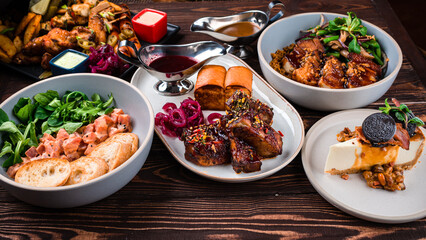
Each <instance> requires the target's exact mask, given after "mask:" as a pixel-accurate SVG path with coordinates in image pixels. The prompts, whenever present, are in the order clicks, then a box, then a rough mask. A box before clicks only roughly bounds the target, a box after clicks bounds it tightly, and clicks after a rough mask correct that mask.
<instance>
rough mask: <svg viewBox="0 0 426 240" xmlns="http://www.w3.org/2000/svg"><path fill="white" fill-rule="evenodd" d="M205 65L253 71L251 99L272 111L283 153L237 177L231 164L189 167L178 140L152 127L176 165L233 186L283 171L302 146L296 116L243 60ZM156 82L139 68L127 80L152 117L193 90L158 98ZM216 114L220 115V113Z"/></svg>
mask: <svg viewBox="0 0 426 240" xmlns="http://www.w3.org/2000/svg"><path fill="white" fill-rule="evenodd" d="M209 64H216V65H222V66H224V67H225V68H226V69H228V68H229V67H232V66H245V67H247V68H249V69H250V70H251V71H252V72H253V98H256V99H259V100H260V101H262V102H264V103H266V104H268V105H269V106H270V107H272V108H273V111H274V122H273V124H272V127H273V128H274V129H275V130H277V131H281V132H282V133H283V134H284V137H283V153H282V154H281V155H279V156H277V157H275V158H271V159H265V160H263V161H262V167H261V170H260V171H258V172H253V173H240V174H237V173H235V172H234V170H233V169H232V166H231V164H226V165H218V166H210V167H203V166H198V165H196V164H193V163H192V162H189V161H187V160H186V159H185V156H184V154H185V147H184V144H183V142H182V141H180V140H179V139H178V138H172V137H168V136H165V135H163V134H162V133H161V130H160V129H159V128H157V127H156V128H155V132H156V133H157V135H158V136H159V137H160V138H161V140H162V141H163V142H164V144H165V145H166V147H167V148H168V149H169V151H170V152H171V153H172V155H173V156H174V157H175V158H176V160H177V161H178V162H179V163H181V164H182V165H183V166H184V167H186V168H188V169H189V170H191V171H193V172H194V173H197V174H199V175H201V176H203V177H206V178H209V179H212V180H216V181H220V182H234V183H236V182H249V181H254V180H258V179H261V178H264V177H267V176H270V175H272V174H274V173H275V172H277V171H279V170H280V169H282V168H284V167H285V166H286V165H287V164H289V163H290V162H291V161H292V160H293V159H294V158H295V157H296V155H297V154H298V153H299V151H300V149H301V148H302V145H303V140H304V127H303V122H302V119H301V118H300V115H299V113H298V112H297V111H296V110H295V109H294V107H293V106H292V105H291V104H290V103H289V102H287V100H285V99H284V98H283V97H282V96H281V95H280V94H279V93H278V92H276V91H275V90H274V89H273V88H272V87H271V86H270V85H269V84H268V83H267V82H266V81H265V80H264V79H263V78H262V77H260V76H259V75H258V74H257V73H256V72H255V71H254V70H253V69H251V68H250V66H249V65H247V64H246V63H245V62H244V61H243V60H241V59H239V58H237V57H235V56H233V55H229V54H228V55H225V56H221V57H218V58H215V59H214V60H212V61H211V62H209ZM197 74H198V73H195V74H194V75H192V76H191V77H190V78H189V80H191V81H193V82H194V83H195V81H196V79H197ZM156 82H157V79H155V78H154V77H152V76H151V75H149V73H148V72H146V71H145V70H144V69H142V68H139V69H138V70H137V71H136V72H135V74H134V75H133V78H132V80H131V84H133V85H135V86H136V87H137V88H138V89H140V90H141V91H142V93H143V94H145V96H147V97H148V99H149V100H150V102H151V105H152V107H153V109H154V113H155V114H156V113H158V112H163V110H162V107H163V105H164V104H165V103H167V102H173V103H175V104H176V105H177V106H178V107H179V106H180V103H181V102H182V101H183V100H184V99H186V98H188V97H191V98H194V92H193V91H191V92H190V93H189V94H186V95H182V96H163V95H159V94H157V93H156V92H155V91H154V88H153V86H154V84H155V83H156ZM212 112H213V111H203V114H204V117H205V118H206V117H207V116H208V115H209V114H210V113H212ZM217 112H220V111H217ZM220 113H222V114H224V112H220Z"/></svg>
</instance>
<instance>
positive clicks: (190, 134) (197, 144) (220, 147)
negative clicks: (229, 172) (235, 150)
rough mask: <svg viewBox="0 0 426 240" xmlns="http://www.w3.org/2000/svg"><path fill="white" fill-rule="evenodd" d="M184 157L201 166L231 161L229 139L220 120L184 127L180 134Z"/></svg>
mask: <svg viewBox="0 0 426 240" xmlns="http://www.w3.org/2000/svg"><path fill="white" fill-rule="evenodd" d="M182 139H183V140H184V145H185V159H186V160H188V161H190V162H193V163H195V164H197V165H201V166H213V165H220V164H225V163H230V162H231V154H230V152H229V140H228V136H227V135H226V133H225V131H224V130H223V129H222V127H221V123H220V122H216V123H215V124H209V125H199V126H197V127H191V128H189V129H186V130H185V131H184V133H183V135H182Z"/></svg>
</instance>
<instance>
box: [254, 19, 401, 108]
mask: <svg viewBox="0 0 426 240" xmlns="http://www.w3.org/2000/svg"><path fill="white" fill-rule="evenodd" d="M351 14H352V15H351V16H349V17H348V15H342V14H335V13H325V12H313V13H303V14H296V15H292V16H289V17H286V18H283V19H281V20H279V21H277V22H275V23H273V24H272V25H270V26H269V27H268V28H266V29H265V30H264V31H263V33H262V34H261V35H260V37H259V41H258V44H257V50H258V55H259V62H260V66H261V69H262V72H263V74H264V76H265V78H266V80H268V82H269V83H270V84H271V85H272V86H273V87H274V88H275V89H276V90H277V91H278V92H280V93H281V94H282V95H284V96H285V97H286V98H287V99H289V100H290V101H292V102H294V103H296V104H298V105H300V106H303V107H306V108H310V109H314V110H320V111H335V110H342V109H351V108H359V107H363V106H366V105H368V104H370V103H372V102H374V101H376V100H377V99H379V98H380V97H381V96H383V95H384V94H385V93H386V91H387V90H388V89H389V88H390V86H391V85H392V83H393V82H394V80H395V78H396V76H397V75H398V72H399V70H400V68H401V65H402V52H401V49H400V48H399V46H398V44H397V43H396V41H395V40H394V39H393V38H392V37H391V36H390V35H389V34H388V33H386V32H385V31H383V30H382V29H380V28H379V27H377V26H375V25H373V24H371V23H369V22H367V21H364V20H361V21H360V22H359V23H355V24H356V25H357V26H358V27H357V29H356V31H357V33H355V38H353V37H352V36H351V35H350V34H348V33H347V32H346V33H344V32H341V31H340V30H338V31H339V33H340V34H338V35H337V36H336V35H333V33H332V32H331V31H328V30H329V29H330V24H329V22H330V21H332V20H335V19H336V18H338V17H340V18H341V19H342V21H341V22H338V23H337V24H335V25H334V26H336V25H337V28H339V27H344V24H346V23H345V20H344V18H347V19H351V21H352V22H355V19H358V18H356V15H354V14H353V13H351ZM354 17H355V18H354ZM358 20H360V19H358ZM358 20H356V21H358ZM339 24H342V25H339ZM317 26H319V27H317ZM364 27H365V28H364ZM365 31H366V33H365ZM361 33H363V34H364V35H361ZM310 34H312V35H310ZM373 36H374V37H373ZM326 39H327V40H326ZM354 39H355V41H354V42H352V41H353V40H354ZM377 43H378V44H379V47H378V48H379V50H377V49H376V48H375V46H374V45H377ZM291 44H294V45H291ZM288 46H290V47H288ZM277 50H283V51H282V52H280V54H281V55H280V56H278V55H273V54H276V53H278V52H277ZM355 51H356V52H355ZM357 52H358V53H357ZM378 56H379V57H378ZM376 58H378V59H379V60H376ZM274 59H275V62H272V64H271V61H273V60H274ZM342 59H343V60H342ZM380 63H381V64H380ZM277 70H278V71H277Z"/></svg>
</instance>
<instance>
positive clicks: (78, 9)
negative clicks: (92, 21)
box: [69, 3, 90, 25]
mask: <svg viewBox="0 0 426 240" xmlns="http://www.w3.org/2000/svg"><path fill="white" fill-rule="evenodd" d="M69 10H70V11H71V16H72V18H73V20H74V22H75V23H76V24H77V25H86V24H87V22H88V21H89V13H90V4H86V3H82V4H73V5H71V7H70V8H69Z"/></svg>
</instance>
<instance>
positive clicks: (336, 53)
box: [327, 52, 340, 58]
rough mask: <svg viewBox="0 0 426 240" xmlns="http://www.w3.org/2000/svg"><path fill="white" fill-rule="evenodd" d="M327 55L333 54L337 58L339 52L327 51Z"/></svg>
mask: <svg viewBox="0 0 426 240" xmlns="http://www.w3.org/2000/svg"><path fill="white" fill-rule="evenodd" d="M327 56H335V57H337V58H339V57H340V53H339V52H329V53H327Z"/></svg>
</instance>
